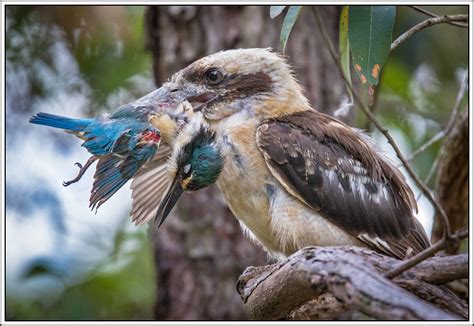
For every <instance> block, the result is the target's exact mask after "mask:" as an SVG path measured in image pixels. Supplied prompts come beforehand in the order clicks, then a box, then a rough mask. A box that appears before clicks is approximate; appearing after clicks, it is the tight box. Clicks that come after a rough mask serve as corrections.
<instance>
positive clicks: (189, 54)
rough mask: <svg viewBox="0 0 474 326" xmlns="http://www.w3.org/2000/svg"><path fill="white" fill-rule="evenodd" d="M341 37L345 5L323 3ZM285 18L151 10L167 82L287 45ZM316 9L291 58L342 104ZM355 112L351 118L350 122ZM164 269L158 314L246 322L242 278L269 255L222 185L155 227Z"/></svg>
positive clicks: (157, 69) (157, 61)
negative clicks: (282, 36) (248, 234)
mask: <svg viewBox="0 0 474 326" xmlns="http://www.w3.org/2000/svg"><path fill="white" fill-rule="evenodd" d="M318 10H321V12H322V13H323V16H324V17H325V20H326V21H327V24H328V29H329V30H330V32H331V37H332V38H333V39H334V41H337V33H338V19H339V8H337V7H319V8H318ZM282 21H283V15H281V17H278V18H277V19H275V20H271V19H270V17H269V7H268V6H265V7H264V6H154V7H149V8H147V10H146V15H145V31H146V46H147V49H149V50H150V52H151V53H152V55H153V74H154V78H155V82H156V84H157V85H160V84H161V83H162V82H163V81H165V80H166V79H167V78H169V77H170V76H171V74H172V73H174V72H175V71H177V70H179V69H181V68H183V67H185V66H186V65H187V64H189V63H191V62H193V61H194V60H196V59H199V58H200V57H202V56H205V55H207V54H210V53H213V52H216V51H219V50H223V49H231V48H249V47H272V48H274V49H275V50H279V49H280V48H279V33H280V28H281V24H282ZM315 31H316V25H315V22H314V19H313V17H312V15H311V13H310V12H303V13H302V15H301V17H300V19H299V20H298V22H297V23H296V25H295V27H294V29H293V32H292V34H291V37H290V40H289V42H288V44H287V53H286V54H287V55H288V56H289V57H288V58H289V59H290V61H291V64H292V65H293V67H294V69H295V72H296V75H297V77H298V79H299V80H300V81H301V83H302V84H303V86H304V87H305V89H306V95H307V96H308V98H309V99H310V101H311V102H312V104H313V105H314V107H315V108H317V109H319V110H321V111H323V112H326V113H331V112H333V111H334V110H335V109H337V107H338V105H339V103H340V99H341V95H342V94H343V93H344V92H345V88H344V85H343V83H342V81H341V80H340V78H339V76H338V74H337V73H335V70H334V65H333V63H332V60H331V58H330V57H329V56H328V54H327V52H326V51H325V50H324V47H323V46H321V44H323V42H322V40H321V39H320V35H319V33H316V32H315ZM351 117H352V115H349V116H348V117H346V121H347V119H350V118H351ZM152 232H153V234H152V235H151V236H152V237H153V246H154V253H155V261H156V270H157V302H156V306H155V317H156V319H161V320H163V319H167V320H169V319H180V320H184V319H188V320H189V319H195V320H197V319H210V320H216V319H220V320H222V319H246V318H248V316H247V314H246V313H245V310H244V308H243V305H242V303H241V301H240V298H239V296H238V294H237V293H236V292H235V282H236V280H237V278H238V276H239V274H240V273H241V272H242V271H243V270H244V268H245V267H246V266H249V265H261V264H264V263H265V260H266V258H265V254H264V253H263V251H262V250H261V249H260V248H258V247H257V246H255V245H253V244H251V243H250V242H249V241H248V240H246V239H245V238H244V237H243V235H242V233H241V231H240V228H239V225H238V223H237V221H236V220H235V218H234V217H233V216H232V214H231V213H230V211H229V210H228V209H227V207H226V205H225V203H224V201H223V199H222V198H221V197H220V195H219V194H218V192H217V191H216V189H213V188H211V189H205V190H201V191H199V192H197V193H195V194H192V195H187V196H185V197H184V198H182V199H181V201H180V203H179V204H178V205H177V208H176V209H175V210H174V212H173V214H172V216H170V217H169V218H168V219H167V220H166V223H165V224H164V225H163V226H162V227H161V228H160V230H159V231H158V232H155V231H152Z"/></svg>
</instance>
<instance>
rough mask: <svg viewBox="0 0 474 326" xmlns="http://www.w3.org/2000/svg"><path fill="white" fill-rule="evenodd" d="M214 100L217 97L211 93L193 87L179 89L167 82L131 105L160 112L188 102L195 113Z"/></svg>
mask: <svg viewBox="0 0 474 326" xmlns="http://www.w3.org/2000/svg"><path fill="white" fill-rule="evenodd" d="M216 98H217V95H216V94H214V93H213V92H206V91H202V90H198V89H193V87H180V86H177V85H176V84H174V83H172V82H167V83H164V84H163V85H162V86H161V87H160V88H158V89H156V90H154V91H152V92H150V93H148V94H147V95H145V96H143V97H142V98H140V99H138V100H136V101H135V102H133V103H131V105H132V106H133V107H135V108H146V109H151V110H153V111H155V112H160V111H163V110H168V109H171V110H172V109H173V108H175V107H176V106H177V105H178V104H180V103H182V102H184V101H188V102H190V103H191V105H192V106H193V110H194V111H195V112H196V111H201V110H202V109H203V108H204V107H205V106H206V105H207V104H208V103H209V102H211V101H212V100H214V99H216Z"/></svg>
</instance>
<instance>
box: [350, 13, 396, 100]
mask: <svg viewBox="0 0 474 326" xmlns="http://www.w3.org/2000/svg"><path fill="white" fill-rule="evenodd" d="M395 16H396V8H395V6H350V7H349V43H350V47H351V52H352V62H353V64H354V68H355V70H356V71H357V73H358V75H359V77H360V80H361V82H362V84H363V85H364V86H365V87H366V88H367V89H368V91H369V96H370V93H371V92H372V93H373V88H372V86H376V85H377V84H378V83H379V79H380V72H381V70H382V67H383V65H384V64H385V62H386V61H387V57H388V54H389V52H390V45H391V43H392V30H393V24H394V22H395Z"/></svg>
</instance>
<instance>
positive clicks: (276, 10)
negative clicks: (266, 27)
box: [270, 6, 286, 19]
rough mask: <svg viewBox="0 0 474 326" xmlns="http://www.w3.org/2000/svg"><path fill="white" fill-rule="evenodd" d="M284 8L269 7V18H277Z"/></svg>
mask: <svg viewBox="0 0 474 326" xmlns="http://www.w3.org/2000/svg"><path fill="white" fill-rule="evenodd" d="M285 8H286V6H271V7H270V18H271V19H273V18H275V17H277V16H279V15H280V14H281V13H282V11H283V10H284V9H285Z"/></svg>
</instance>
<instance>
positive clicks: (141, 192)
mask: <svg viewBox="0 0 474 326" xmlns="http://www.w3.org/2000/svg"><path fill="white" fill-rule="evenodd" d="M170 156H171V147H170V146H168V145H167V144H163V143H162V144H161V145H160V148H159V149H158V151H157V152H156V154H155V156H154V157H153V159H152V160H151V161H149V162H147V163H146V164H145V165H144V166H143V167H142V168H140V170H139V171H138V173H137V174H136V175H135V176H134V177H133V181H132V184H131V186H130V188H131V189H132V210H131V212H130V217H131V219H132V222H134V223H135V224H143V223H146V222H148V221H149V220H150V219H152V218H154V217H155V215H156V212H157V210H158V207H159V206H160V201H161V199H162V197H163V194H164V192H165V190H166V189H167V188H168V185H169V182H170V181H169V180H168V172H167V167H166V162H167V161H168V158H169V157H170Z"/></svg>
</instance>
